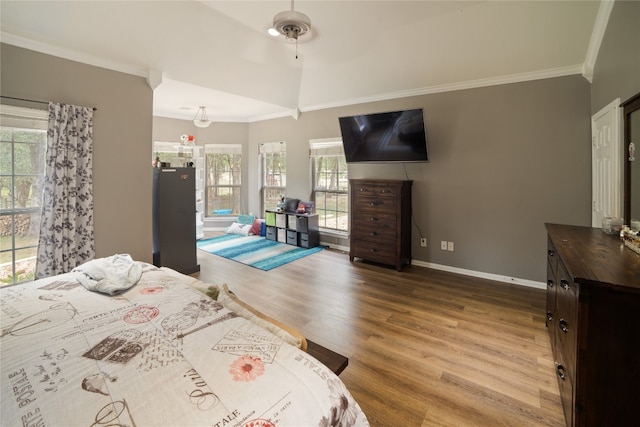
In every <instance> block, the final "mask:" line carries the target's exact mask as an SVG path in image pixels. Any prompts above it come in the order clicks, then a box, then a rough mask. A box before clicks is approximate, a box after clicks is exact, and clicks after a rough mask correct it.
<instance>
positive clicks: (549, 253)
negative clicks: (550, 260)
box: [547, 249, 555, 256]
mask: <svg viewBox="0 0 640 427" xmlns="http://www.w3.org/2000/svg"><path fill="white" fill-rule="evenodd" d="M547 255H549V256H554V255H555V252H554V251H553V250H552V249H549V250H548V251H547Z"/></svg>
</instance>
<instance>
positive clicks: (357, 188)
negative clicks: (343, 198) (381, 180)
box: [352, 183, 402, 199]
mask: <svg viewBox="0 0 640 427" xmlns="http://www.w3.org/2000/svg"><path fill="white" fill-rule="evenodd" d="M401 188H402V187H401V186H400V185H391V184H388V185H380V184H372V183H357V184H355V185H354V186H353V187H352V191H354V192H355V194H354V196H355V197H356V198H360V197H376V198H389V199H396V198H398V197H400V195H401V194H400V192H401Z"/></svg>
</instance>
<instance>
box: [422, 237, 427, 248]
mask: <svg viewBox="0 0 640 427" xmlns="http://www.w3.org/2000/svg"><path fill="white" fill-rule="evenodd" d="M420 246H422V247H423V248H426V247H427V238H426V237H421V238H420Z"/></svg>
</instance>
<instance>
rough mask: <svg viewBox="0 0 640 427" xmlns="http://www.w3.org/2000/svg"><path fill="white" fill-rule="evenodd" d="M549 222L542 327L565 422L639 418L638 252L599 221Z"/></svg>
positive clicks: (616, 422)
mask: <svg viewBox="0 0 640 427" xmlns="http://www.w3.org/2000/svg"><path fill="white" fill-rule="evenodd" d="M546 228H547V233H548V243H547V244H548V249H547V260H548V264H547V327H548V329H549V335H550V338H551V347H552V349H553V356H554V359H555V370H556V374H557V379H558V384H559V386H560V396H561V399H562V406H563V409H564V413H565V420H566V425H567V426H631V425H638V422H639V420H640V255H638V254H636V253H635V252H633V251H632V250H630V249H628V248H626V247H624V245H623V244H622V243H621V242H620V239H619V237H617V236H612V235H608V234H605V233H603V232H602V230H601V229H599V228H590V227H579V226H568V225H557V224H546Z"/></svg>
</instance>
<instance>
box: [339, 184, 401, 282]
mask: <svg viewBox="0 0 640 427" xmlns="http://www.w3.org/2000/svg"><path fill="white" fill-rule="evenodd" d="M412 182H413V181H398V180H387V179H351V180H349V184H350V194H351V208H350V212H351V227H350V230H351V236H350V243H349V244H350V250H349V259H350V260H351V261H353V260H354V259H355V258H356V257H357V258H362V259H364V260H368V261H374V262H379V263H382V264H389V265H393V266H395V267H396V270H398V271H400V270H402V266H403V265H404V264H409V263H410V262H411V185H412Z"/></svg>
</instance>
